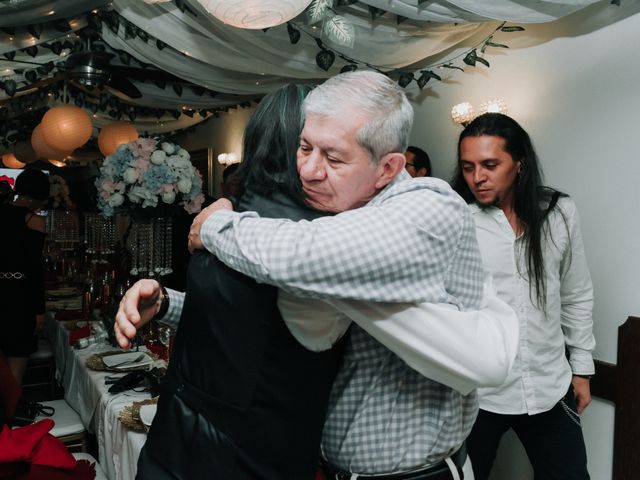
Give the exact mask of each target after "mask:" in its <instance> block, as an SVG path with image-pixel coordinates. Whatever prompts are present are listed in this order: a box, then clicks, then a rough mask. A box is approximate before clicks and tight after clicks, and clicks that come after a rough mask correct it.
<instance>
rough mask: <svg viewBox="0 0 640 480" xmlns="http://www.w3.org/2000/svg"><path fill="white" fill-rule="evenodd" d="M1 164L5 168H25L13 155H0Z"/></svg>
mask: <svg viewBox="0 0 640 480" xmlns="http://www.w3.org/2000/svg"><path fill="white" fill-rule="evenodd" d="M2 163H3V164H4V166H5V167H7V168H24V166H25V164H24V163H22V162H21V161H20V160H18V159H17V158H16V156H15V155H14V154H13V153H5V154H4V155H2Z"/></svg>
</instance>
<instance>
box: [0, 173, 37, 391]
mask: <svg viewBox="0 0 640 480" xmlns="http://www.w3.org/2000/svg"><path fill="white" fill-rule="evenodd" d="M13 193H14V194H15V195H17V198H16V199H15V200H13V201H6V202H4V203H2V204H0V225H2V235H0V305H2V313H0V354H2V355H4V356H5V357H6V359H7V363H8V364H9V368H10V369H11V372H12V373H13V376H14V377H15V379H16V381H17V382H18V384H22V377H23V376H24V372H25V370H26V368H27V363H28V360H29V355H31V354H32V353H33V352H35V351H36V350H37V349H38V339H37V336H36V335H37V333H38V332H39V331H40V330H41V329H42V327H43V326H44V319H45V317H44V311H45V306H44V257H43V254H42V250H43V247H44V238H45V230H46V228H45V220H44V217H41V216H39V215H36V212H37V211H39V210H40V209H41V208H42V207H43V206H44V205H45V203H46V201H47V199H48V198H49V178H48V177H47V175H46V174H45V173H44V172H42V171H40V170H36V169H27V170H24V171H22V172H21V173H20V175H18V176H17V178H16V183H15V190H14V192H13Z"/></svg>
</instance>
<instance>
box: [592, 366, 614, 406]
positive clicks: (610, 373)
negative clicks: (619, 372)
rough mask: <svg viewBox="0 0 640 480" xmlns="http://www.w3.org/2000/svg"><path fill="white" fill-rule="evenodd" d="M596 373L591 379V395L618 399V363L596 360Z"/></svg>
mask: <svg viewBox="0 0 640 480" xmlns="http://www.w3.org/2000/svg"><path fill="white" fill-rule="evenodd" d="M594 363H595V364H596V374H595V376H594V377H593V378H592V379H591V395H595V396H596V397H600V398H603V399H605V400H609V401H611V402H614V403H615V401H616V394H617V393H616V365H615V364H613V363H607V362H601V361H600V360H595V361H594Z"/></svg>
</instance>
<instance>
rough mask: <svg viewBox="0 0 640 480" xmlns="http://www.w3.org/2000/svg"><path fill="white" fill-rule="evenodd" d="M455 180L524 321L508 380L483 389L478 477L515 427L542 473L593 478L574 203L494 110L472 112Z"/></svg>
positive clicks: (587, 297) (518, 130) (582, 265)
mask: <svg viewBox="0 0 640 480" xmlns="http://www.w3.org/2000/svg"><path fill="white" fill-rule="evenodd" d="M452 183H453V188H454V190H456V191H457V192H458V193H459V194H460V195H461V196H462V197H463V198H464V199H465V200H466V201H467V202H468V203H470V204H471V211H472V213H473V215H474V218H475V222H476V233H477V236H478V242H479V244H480V250H481V252H482V259H483V261H484V263H485V267H486V268H487V269H488V270H489V272H490V273H491V274H492V275H493V277H494V281H495V284H496V288H497V290H498V296H499V297H500V298H502V299H503V300H505V301H506V302H507V303H509V305H511V307H512V308H513V309H514V310H515V311H516V313H517V315H518V318H519V322H520V342H519V345H520V347H519V351H518V356H517V357H516V363H515V365H514V368H513V369H512V370H511V373H510V374H509V375H508V377H507V380H506V382H505V383H504V384H503V385H501V386H499V387H492V388H481V389H479V395H480V413H479V415H478V419H477V420H476V423H475V425H474V428H473V431H472V433H471V436H470V437H469V439H468V448H469V452H470V456H471V460H472V464H473V470H474V474H475V478H476V479H479V480H482V479H486V478H487V477H488V476H489V472H490V471H491V467H492V464H493V462H494V459H495V455H496V450H497V447H498V443H499V441H500V438H501V437H502V435H503V434H504V433H505V432H506V431H507V430H508V429H509V428H512V429H513V430H514V431H515V433H516V434H517V435H518V437H519V438H520V440H521V441H522V443H523V445H524V447H525V450H526V451H527V454H528V456H529V459H530V460H531V463H532V465H533V468H534V471H535V477H536V479H550V478H562V479H586V478H589V474H588V472H587V459H586V453H585V445H584V439H583V435H582V429H581V426H580V414H581V413H582V411H583V410H584V409H585V408H586V407H587V405H589V402H590V401H591V395H590V389H589V377H590V375H591V374H593V372H594V365H593V359H592V356H591V351H592V350H593V348H594V346H595V340H594V338H593V333H592V325H593V322H592V305H593V289H592V285H591V278H590V275H589V270H588V268H587V262H586V259H585V253H584V247H583V244H582V238H581V233H580V226H579V221H578V214H577V211H576V207H575V205H574V203H573V201H572V200H571V199H570V198H569V197H568V196H567V195H566V194H564V193H561V192H559V191H557V190H554V189H552V188H549V187H545V186H543V185H542V172H541V170H540V167H539V165H538V158H537V155H536V153H535V151H534V148H533V145H532V143H531V139H530V138H529V135H528V134H527V132H526V131H525V130H524V129H523V128H522V127H521V126H520V125H519V124H518V123H517V122H516V121H515V120H513V119H512V118H510V117H508V116H506V115H502V114H497V113H488V114H485V115H482V116H480V117H478V118H476V119H475V120H474V121H473V122H471V123H470V124H469V125H468V126H467V127H466V128H465V129H464V131H463V132H462V133H461V135H460V139H459V142H458V170H457V174H456V176H455V178H454V180H453V182H452ZM565 352H567V353H568V358H567V354H566V353H565Z"/></svg>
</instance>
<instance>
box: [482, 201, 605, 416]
mask: <svg viewBox="0 0 640 480" xmlns="http://www.w3.org/2000/svg"><path fill="white" fill-rule="evenodd" d="M470 208H471V211H472V213H473V216H474V218H475V222H476V233H477V237H478V243H479V245H480V250H481V252H482V259H483V261H484V264H485V267H486V268H487V269H488V270H489V272H490V273H491V275H492V276H493V280H494V284H495V286H496V289H497V291H498V296H499V297H500V298H501V299H503V300H505V301H506V302H507V303H508V304H509V305H510V306H511V307H512V308H513V309H514V310H515V312H516V314H517V315H518V319H519V322H520V342H519V349H518V354H517V357H516V361H515V364H514V366H513V368H512V369H511V371H510V373H509V375H508V376H507V379H506V381H505V382H504V383H503V384H502V385H501V386H499V387H491V388H481V389H479V390H478V394H479V396H480V408H482V409H483V410H488V411H490V412H494V413H502V414H523V413H528V414H530V415H533V414H536V413H541V412H545V411H548V410H550V409H551V408H553V406H554V405H555V404H556V403H557V402H558V401H559V400H560V399H561V398H562V397H563V396H564V395H565V393H566V392H567V389H568V388H569V383H570V382H571V377H572V372H573V373H574V374H583V375H587V374H592V373H593V372H594V365H593V359H592V356H591V352H592V350H593V348H594V347H595V339H594V337H593V331H592V327H593V321H592V308H593V288H592V285H591V277H590V275H589V269H588V267H587V261H586V258H585V252H584V245H583V243H582V236H581V233H580V224H579V219H578V212H577V210H576V207H575V204H574V203H573V201H572V200H571V199H570V198H568V197H561V198H560V199H559V201H558V204H557V206H556V207H555V208H554V209H553V211H552V212H551V213H550V214H549V216H548V218H547V220H546V225H545V227H544V229H543V231H544V232H546V233H545V234H544V235H543V239H542V257H543V260H544V268H545V282H546V310H542V309H541V308H539V307H538V306H537V292H536V289H535V285H534V284H533V285H532V284H531V282H530V279H529V275H528V274H527V269H526V254H525V250H524V241H523V238H522V236H520V237H516V235H515V233H514V231H513V228H512V227H511V225H510V224H509V221H508V220H507V218H506V216H505V215H504V212H503V211H502V210H501V209H499V208H496V207H489V208H480V207H479V206H478V205H471V206H470ZM565 346H566V348H567V349H568V352H569V361H567V358H566V356H565Z"/></svg>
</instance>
